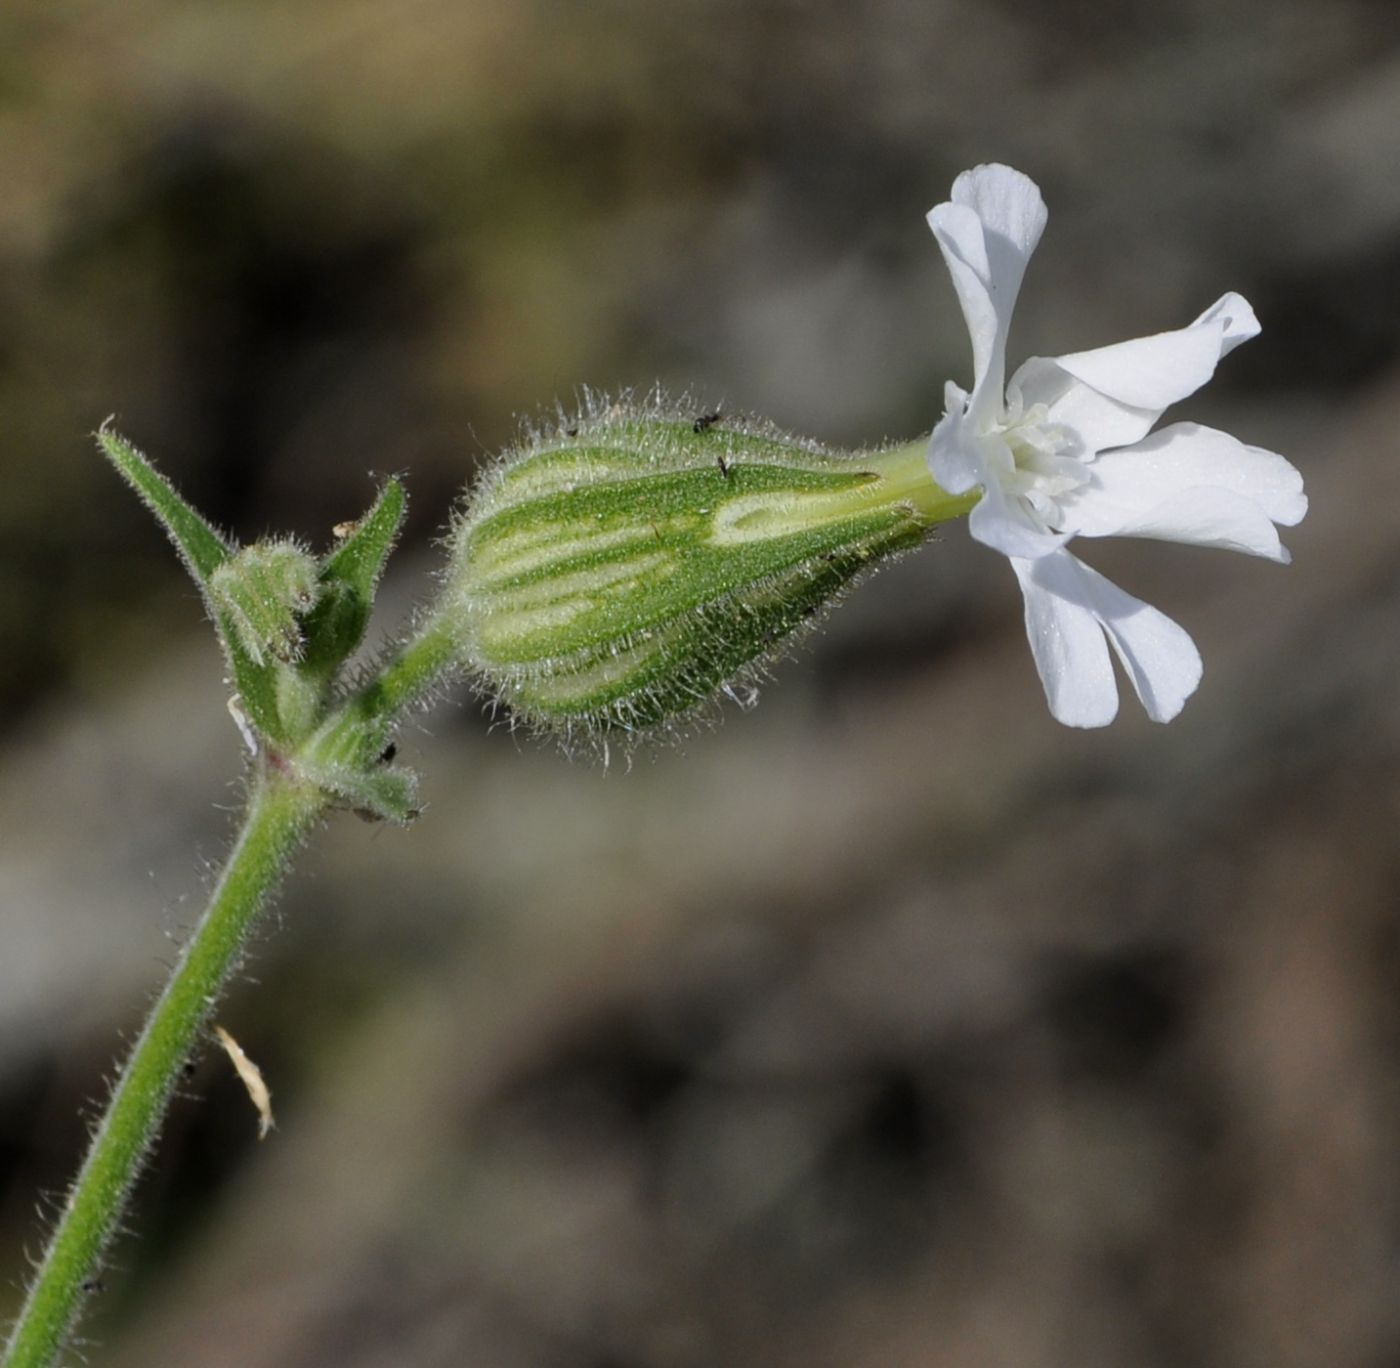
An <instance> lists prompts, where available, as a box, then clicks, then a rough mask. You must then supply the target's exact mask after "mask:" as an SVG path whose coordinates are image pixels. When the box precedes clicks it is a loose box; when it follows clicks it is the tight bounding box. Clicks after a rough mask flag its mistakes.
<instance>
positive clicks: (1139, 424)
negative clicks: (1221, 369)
mask: <svg viewBox="0 0 1400 1368" xmlns="http://www.w3.org/2000/svg"><path fill="white" fill-rule="evenodd" d="M1007 389H1008V392H1009V391H1011V390H1019V391H1020V393H1021V399H1022V403H1023V405H1024V407H1025V408H1030V407H1031V405H1032V404H1044V405H1045V407H1046V410H1047V414H1046V417H1047V420H1048V421H1049V422H1051V423H1058V424H1061V425H1062V426H1063V427H1064V428H1065V429H1066V430H1067V432H1068V433H1069V434H1070V435H1071V436H1073V437H1074V438H1076V439H1077V444H1076V446H1075V447H1074V448H1072V451H1073V454H1074V455H1076V456H1079V457H1081V458H1086V459H1087V458H1090V457H1092V456H1093V455H1094V454H1095V452H1099V451H1106V450H1107V449H1108V448H1109V447H1117V446H1128V445H1129V444H1131V443H1133V442H1137V441H1141V439H1142V438H1144V437H1145V436H1147V434H1148V433H1149V432H1151V431H1152V425H1153V424H1154V423H1155V422H1156V421H1157V419H1158V418H1160V417H1161V416H1162V415H1161V414H1160V413H1159V412H1158V411H1157V410H1156V409H1143V408H1134V407H1133V406H1132V405H1131V404H1122V403H1119V402H1118V400H1116V399H1110V398H1109V397H1108V396H1107V395H1106V394H1100V393H1099V392H1098V390H1096V389H1090V388H1089V386H1088V385H1086V384H1084V383H1082V382H1081V381H1079V380H1076V379H1075V378H1074V376H1072V375H1071V374H1070V373H1069V372H1068V371H1065V370H1061V369H1060V365H1059V363H1058V362H1057V361H1052V360H1050V358H1048V357H1044V356H1033V357H1031V359H1030V360H1029V361H1027V362H1025V364H1024V365H1022V366H1021V367H1020V369H1018V370H1017V372H1016V374H1015V375H1013V376H1012V377H1011V383H1010V384H1009V385H1008V386H1007Z"/></svg>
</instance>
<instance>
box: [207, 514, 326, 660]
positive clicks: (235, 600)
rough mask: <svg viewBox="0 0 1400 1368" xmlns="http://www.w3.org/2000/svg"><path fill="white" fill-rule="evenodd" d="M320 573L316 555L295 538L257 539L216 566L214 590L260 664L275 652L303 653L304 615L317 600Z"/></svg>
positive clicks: (281, 655) (280, 655) (287, 656)
mask: <svg viewBox="0 0 1400 1368" xmlns="http://www.w3.org/2000/svg"><path fill="white" fill-rule="evenodd" d="M317 573H318V566H317V564H316V559H315V557H314V556H312V555H311V554H310V553H309V552H307V551H304V550H302V548H301V547H300V546H298V545H297V544H296V543H295V542H293V541H282V540H278V541H265V542H257V543H255V544H254V545H252V546H245V547H244V548H243V549H242V550H241V551H239V552H238V553H237V554H236V555H234V556H232V557H230V558H229V559H228V560H226V561H225V562H224V563H223V564H222V565H221V566H219V568H218V569H217V570H215V571H214V573H213V574H212V575H211V576H210V577H209V593H210V596H211V597H212V598H213V600H214V603H215V605H216V606H217V607H218V608H220V609H221V610H222V611H223V612H224V613H226V614H227V615H228V619H229V621H230V623H231V624H232V626H233V630H234V631H235V632H236V633H237V634H238V639H239V642H240V643H241V644H242V646H243V649H244V650H245V651H247V652H248V654H249V655H250V656H251V657H252V658H253V661H254V662H255V663H256V664H258V665H261V664H263V663H264V661H265V660H266V659H267V657H269V656H271V657H272V659H274V660H280V661H283V662H284V663H291V662H293V661H296V660H298V659H300V657H301V651H302V645H303V639H302V623H301V619H302V617H303V615H304V614H306V613H307V612H309V611H310V610H311V608H312V607H313V606H314V605H315V603H316V596H317V583H316V580H317Z"/></svg>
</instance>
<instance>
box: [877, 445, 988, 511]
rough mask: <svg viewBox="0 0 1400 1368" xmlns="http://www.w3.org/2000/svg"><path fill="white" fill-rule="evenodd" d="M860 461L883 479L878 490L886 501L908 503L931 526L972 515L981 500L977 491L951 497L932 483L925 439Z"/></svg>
mask: <svg viewBox="0 0 1400 1368" xmlns="http://www.w3.org/2000/svg"><path fill="white" fill-rule="evenodd" d="M862 461H863V463H866V464H869V466H870V467H871V469H872V470H876V471H879V473H880V475H881V476H882V479H881V483H880V487H879V489H880V494H881V497H882V498H883V499H884V500H885V501H887V502H888V501H893V500H896V499H898V500H902V501H903V502H905V503H908V504H911V505H912V506H913V508H914V510H915V511H916V512H917V513H918V515H919V517H920V519H921V520H922V521H923V522H925V523H926V524H927V525H928V526H930V527H932V526H933V525H934V524H935V523H941V522H947V521H948V520H949V519H950V518H961V517H963V516H964V515H965V514H967V513H970V512H972V510H973V509H974V508H975V507H976V506H977V502H978V500H979V499H981V497H982V491H981V490H980V489H974V490H973V491H972V492H971V493H970V494H950V493H948V491H947V490H946V489H943V488H942V487H941V486H940V485H937V484H935V483H934V479H933V476H932V475H930V474H929V468H928V438H927V437H922V438H920V439H919V440H918V441H917V442H910V443H908V444H907V445H906V446H901V447H892V448H890V450H888V451H882V452H879V453H878V454H876V455H875V456H873V457H872V456H866V457H863V458H862Z"/></svg>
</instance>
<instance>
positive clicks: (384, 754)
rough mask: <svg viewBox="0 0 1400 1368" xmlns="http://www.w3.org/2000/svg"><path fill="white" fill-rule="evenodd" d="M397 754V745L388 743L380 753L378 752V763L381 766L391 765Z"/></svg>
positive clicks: (393, 742) (396, 743) (395, 742)
mask: <svg viewBox="0 0 1400 1368" xmlns="http://www.w3.org/2000/svg"><path fill="white" fill-rule="evenodd" d="M398 753H399V743H398V742H397V741H390V742H389V744H388V745H387V746H385V747H384V749H383V750H382V751H380V752H379V763H380V764H381V765H388V764H392V763H393V759H394V757H395V756H396V755H397V754H398Z"/></svg>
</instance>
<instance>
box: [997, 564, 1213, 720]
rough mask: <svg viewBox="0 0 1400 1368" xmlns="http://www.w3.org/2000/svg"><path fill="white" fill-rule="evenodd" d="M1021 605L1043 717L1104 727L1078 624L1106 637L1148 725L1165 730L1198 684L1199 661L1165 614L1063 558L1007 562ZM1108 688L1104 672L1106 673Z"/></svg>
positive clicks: (1095, 676) (1108, 714)
mask: <svg viewBox="0 0 1400 1368" xmlns="http://www.w3.org/2000/svg"><path fill="white" fill-rule="evenodd" d="M1013 567H1014V568H1015V570H1016V576H1017V578H1018V579H1019V580H1020V582H1021V590H1022V593H1023V594H1024V595H1025V597H1026V632H1027V636H1028V637H1029V638H1030V643H1031V650H1032V652H1033V653H1034V655H1035V658H1036V664H1037V666H1038V667H1039V669H1040V672H1041V679H1042V681H1043V682H1044V684H1045V692H1046V697H1047V698H1048V699H1049V702H1050V711H1051V712H1052V713H1053V714H1054V716H1055V717H1056V718H1057V719H1058V720H1059V721H1061V722H1064V723H1066V724H1067V725H1069V726H1074V727H1097V726H1104V725H1106V724H1107V723H1108V722H1110V721H1112V720H1113V716H1114V711H1116V689H1115V691H1114V693H1115V708H1114V709H1113V710H1109V709H1108V708H1107V707H1106V706H1105V701H1104V699H1105V685H1104V678H1103V661H1104V660H1105V659H1106V658H1107V652H1106V651H1104V652H1103V654H1102V656H1100V654H1099V652H1098V651H1097V650H1095V649H1093V648H1091V646H1090V644H1089V640H1088V636H1087V633H1086V623H1088V624H1090V625H1092V626H1093V627H1094V630H1095V631H1096V632H1097V633H1099V646H1100V647H1101V646H1102V644H1103V637H1104V636H1105V635H1106V636H1107V638H1108V642H1109V644H1110V645H1112V647H1113V651H1114V654H1115V655H1116V656H1117V657H1118V659H1119V661H1120V662H1121V664H1122V666H1123V669H1124V671H1125V672H1126V674H1127V676H1128V679H1129V681H1130V682H1131V683H1132V686H1133V689H1134V692H1136V694H1137V696H1138V699H1139V701H1140V702H1141V703H1142V706H1143V708H1144V709H1145V710H1146V712H1147V715H1148V717H1150V718H1151V719H1152V720H1153V721H1154V722H1170V721H1171V719H1172V718H1174V717H1175V716H1176V715H1177V714H1178V713H1179V712H1180V711H1181V709H1182V707H1183V706H1184V705H1185V703H1186V700H1187V699H1188V698H1189V697H1190V696H1191V695H1192V694H1193V693H1194V692H1195V691H1196V686H1197V685H1198V684H1199V683H1200V682H1201V656H1200V652H1199V651H1197V650H1196V644H1195V642H1193V641H1192V640H1191V638H1190V636H1189V635H1188V634H1187V633H1186V632H1185V631H1184V630H1183V629H1182V628H1181V627H1179V626H1178V625H1177V624H1176V623H1175V622H1173V621H1172V620H1171V618H1169V617H1167V616H1166V614H1165V613H1162V612H1159V611H1158V610H1157V609H1156V608H1153V607H1151V606H1150V605H1149V604H1146V603H1143V602H1142V600H1141V599H1136V598H1134V597H1133V596H1132V595H1131V594H1127V593H1125V592H1124V591H1123V590H1122V589H1120V588H1118V586H1117V585H1116V584H1113V583H1112V582H1111V581H1109V580H1106V579H1105V578H1104V577H1103V576H1102V575H1100V574H1099V573H1098V572H1097V571H1095V570H1091V569H1090V568H1089V567H1088V566H1087V565H1085V564H1084V563H1083V561H1080V560H1078V559H1076V558H1075V557H1074V556H1072V555H1070V554H1069V552H1068V551H1062V552H1058V553H1056V554H1054V555H1049V556H1043V557H1041V558H1040V559H1039V560H1034V561H1019V562H1016V561H1013ZM1108 685H1109V687H1112V672H1111V670H1110V671H1109V680H1108Z"/></svg>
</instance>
